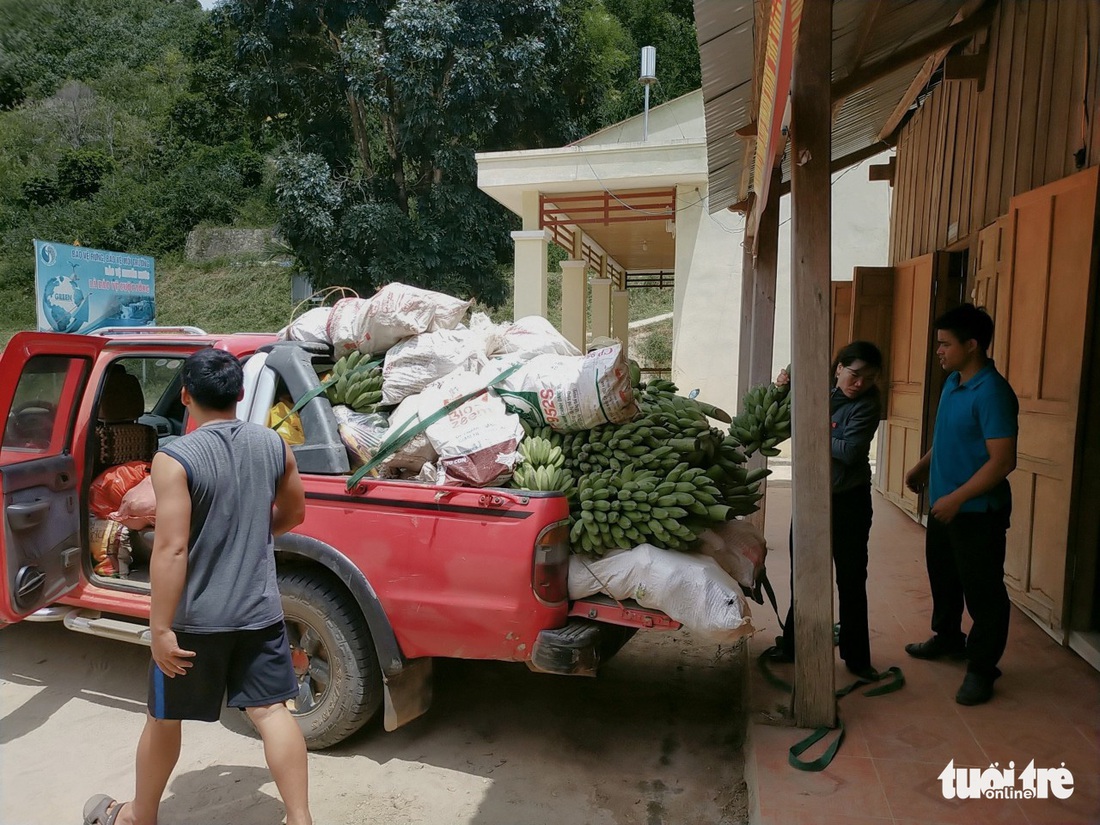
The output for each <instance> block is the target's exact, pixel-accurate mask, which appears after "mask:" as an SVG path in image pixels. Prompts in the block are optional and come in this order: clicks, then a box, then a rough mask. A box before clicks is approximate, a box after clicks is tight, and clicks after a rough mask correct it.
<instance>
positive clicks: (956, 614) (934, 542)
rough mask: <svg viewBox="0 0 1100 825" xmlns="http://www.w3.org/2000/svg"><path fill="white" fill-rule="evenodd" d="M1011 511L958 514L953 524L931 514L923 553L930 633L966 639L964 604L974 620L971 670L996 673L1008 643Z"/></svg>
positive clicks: (968, 641)
mask: <svg viewBox="0 0 1100 825" xmlns="http://www.w3.org/2000/svg"><path fill="white" fill-rule="evenodd" d="M1008 520H1009V513H1008V511H1001V512H988V513H959V514H958V515H957V516H955V518H954V519H953V520H952V521H951V523H950V524H944V523H943V522H940V521H937V520H936V519H935V518H932V517H931V516H929V518H928V532H927V534H926V535H925V543H924V556H925V561H926V563H927V565H928V583H929V585H930V587H931V589H932V632H933V633H935V634H936V635H937V636H941V637H943V639H944V640H945V641H948V642H952V641H956V640H957V641H962V638H963V632H962V612H963V605H964V604H965V605H966V610H967V612H968V613H970V618H971V619H972V620H973V625H972V626H971V628H970V635H969V636H968V637H967V639H966V656H967V659H968V660H969V662H970V664H969V667H968V668H967V669H968V670H970V671H972V672H974V673H979V674H981V675H983V676H994V675H995V674H996V667H997V662H998V661H999V660H1000V658H1001V655H1002V654H1003V653H1004V651H1005V644H1007V642H1008V616H1009V613H1010V612H1011V609H1010V605H1009V601H1008V590H1007V589H1006V588H1005V533H1006V532H1007V530H1008Z"/></svg>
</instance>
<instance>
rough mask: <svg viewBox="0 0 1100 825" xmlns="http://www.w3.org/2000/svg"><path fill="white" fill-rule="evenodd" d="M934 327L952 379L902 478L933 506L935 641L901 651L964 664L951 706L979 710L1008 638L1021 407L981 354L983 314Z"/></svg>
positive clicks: (985, 337) (930, 551) (962, 312)
mask: <svg viewBox="0 0 1100 825" xmlns="http://www.w3.org/2000/svg"><path fill="white" fill-rule="evenodd" d="M935 328H936V355H937V356H938V357H939V359H940V366H941V367H942V368H943V369H944V370H946V371H947V372H948V373H949V375H948V378H947V383H946V384H945V386H944V388H943V394H942V395H941V396H940V406H939V409H938V411H937V412H936V429H935V431H934V433H933V437H932V449H931V450H929V451H928V452H927V453H926V454H925V455H924V456H923V457H922V458H921V460H920V461H918V462H917V464H916V466H914V467H913V469H911V470H910V471H909V472H908V473H907V474H906V476H905V483H906V486H908V487H909V489H910V490H913V491H914V492H918V491H919V490H921V489H922V488H923V487H924V485H925V484H926V483H927V484H928V501H929V502H931V505H932V508H931V511H930V515H929V519H928V531H927V534H926V536H925V560H926V562H927V565H928V581H929V584H930V586H931V590H932V632H933V633H934V634H935V635H933V636H932V638H930V639H928V640H927V641H925V642H917V643H914V644H909V645H906V646H905V652H906V653H908V654H909V655H910V656H915V657H916V658H918V659H939V658H941V657H948V658H951V659H959V660H961V659H966V660H967V662H968V665H967V672H966V678H965V679H964V680H963V683H962V686H961V687H960V688H959V691H958V693H956V694H955V701H957V702H958V703H959V704H961V705H979V704H982V703H983V702H988V701H989V699H990V698H992V696H993V682H994V681H995V680H996V679H997V677H998V676H1000V675H1001V671H1000V670H999V669H998V668H997V662H998V661H999V660H1000V658H1001V654H1003V653H1004V649H1005V644H1006V642H1007V641H1008V615H1009V601H1008V591H1007V590H1006V589H1005V583H1004V566H1005V533H1006V532H1007V530H1008V521H1009V515H1010V513H1011V512H1012V490H1011V488H1010V487H1009V484H1008V475H1009V474H1010V473H1011V472H1012V471H1013V470H1014V469H1016V434H1017V431H1018V426H1019V425H1018V419H1019V412H1020V405H1019V402H1018V401H1017V400H1016V393H1014V392H1013V391H1012V387H1010V386H1009V384H1008V382H1007V381H1006V380H1005V379H1004V378H1003V377H1002V376H1001V374H1000V373H999V372H997V368H996V367H995V366H994V364H993V361H992V360H990V358H989V356H988V355H986V350H987V349H988V348H989V342H990V341H991V340H992V338H993V319H992V318H990V317H989V315H988V314H987V313H986V312H984V311H983V310H980V309H977V308H975V307H974V305H973V304H963V305H962V306H960V307H956V308H955V309H952V310H950V311H949V312H946V313H944V314H943V315H942V316H940V317H939V318H937V319H936V323H935ZM964 603H965V605H966V609H967V611H968V612H969V613H970V618H971V620H972V626H971V628H970V635H969V637H967V636H965V635H964V634H963V632H962V612H963V604H964Z"/></svg>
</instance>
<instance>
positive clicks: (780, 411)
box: [730, 367, 791, 457]
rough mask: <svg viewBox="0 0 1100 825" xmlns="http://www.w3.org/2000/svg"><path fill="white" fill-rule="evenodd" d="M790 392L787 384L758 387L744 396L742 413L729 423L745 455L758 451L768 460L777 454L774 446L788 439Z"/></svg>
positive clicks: (789, 429)
mask: <svg viewBox="0 0 1100 825" xmlns="http://www.w3.org/2000/svg"><path fill="white" fill-rule="evenodd" d="M787 371H788V372H789V371H790V367H788V368H787ZM790 389H791V385H790V384H789V383H788V384H784V385H783V386H781V387H780V386H777V385H775V384H761V385H759V386H757V387H753V388H752V389H751V390H749V391H748V392H747V393H745V397H744V399H743V400H742V402H741V412H740V413H739V414H738V415H737V417H736V418H735V419H733V422H732V423H731V424H730V435H732V436H733V437H734V438H736V439H737V441H738V442H739V443H740V444H741V447H742V450H743V451H744V453H745V455H747V456H751V455H752V454H753V453H755V452H757V451H758V450H759V452H760V454H761V455H766V456H769V457H771V456H777V455H779V450H778V449H776V446H777V445H778V444H780V443H782V442H784V441H786V440H787V439H788V438H790V437H791V393H790Z"/></svg>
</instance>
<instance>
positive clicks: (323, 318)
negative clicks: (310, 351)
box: [279, 307, 332, 344]
mask: <svg viewBox="0 0 1100 825" xmlns="http://www.w3.org/2000/svg"><path fill="white" fill-rule="evenodd" d="M331 314H332V307H315V308H314V309H311V310H309V311H308V312H303V313H302V314H301V315H299V316H298V317H297V318H295V319H294V320H293V321H291V322H290V325H289V326H287V327H284V328H283V329H282V330H280V331H279V338H280V339H282V340H283V341H319V342H321V343H324V344H327V343H330V341H329V337H328V320H329V316H330V315H331Z"/></svg>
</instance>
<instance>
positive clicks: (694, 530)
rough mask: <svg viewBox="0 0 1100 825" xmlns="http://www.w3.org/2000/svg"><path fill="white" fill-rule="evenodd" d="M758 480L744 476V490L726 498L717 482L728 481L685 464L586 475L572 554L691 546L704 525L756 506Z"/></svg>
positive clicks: (574, 513)
mask: <svg viewBox="0 0 1100 825" xmlns="http://www.w3.org/2000/svg"><path fill="white" fill-rule="evenodd" d="M734 466H739V465H734ZM763 472H764V473H765V474H766V473H767V471H766V470H765V471H763ZM715 475H717V473H715ZM760 478H763V475H759V476H757V477H756V478H755V479H754V480H753V481H749V480H748V478H747V476H742V477H741V478H740V479H739V481H740V482H741V486H742V487H743V488H744V490H743V492H742V493H740V494H739V495H737V496H733V497H730V496H727V495H726V493H725V492H724V490H723V489H722V486H721V485H728V483H729V481H728V479H725V477H722V481H721V482H720V483H719V482H716V481H715V480H714V478H713V477H712V474H711V471H709V470H704V469H703V468H701V467H691V466H689V465H688V464H687V463H686V462H681V463H680V464H678V465H676V466H675V467H674V468H673V469H672V470H671V471H669V472H668V473H666V474H663V475H660V474H658V473H656V472H654V471H652V470H643V469H639V468H638V467H636V466H635V465H628V466H627V467H625V468H623V469H621V470H618V471H616V470H605V471H603V472H599V473H589V474H587V475H584V476H581V477H580V479H578V482H577V500H576V502H575V504H574V506H573V508H572V511H571V520H570V532H569V538H570V542H571V545H572V547H573V549H574V551H576V552H580V553H587V554H589V555H598V556H600V555H604V554H605V553H606V552H608V551H610V550H617V549H625V548H630V547H634V546H635V545H638V544H641V543H648V544H652V545H654V546H657V547H663V548H665V549H668V550H690V549H692V548H693V547H694V546H695V545H696V543H697V539H698V537H699V534H700V533H702V532H703V531H704V530H706V529H707V528H708V527H711V526H713V525H715V524H720V523H722V522H724V521H729V520H730V519H733V518H736V517H737V516H738V515H742V514H744V513H746V512H752V510H755V509H756V505H755V502H756V501H757V500H758V499H759V494H756V492H755V489H756V486H757V484H758V482H759V479H760ZM730 489H732V488H730Z"/></svg>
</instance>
